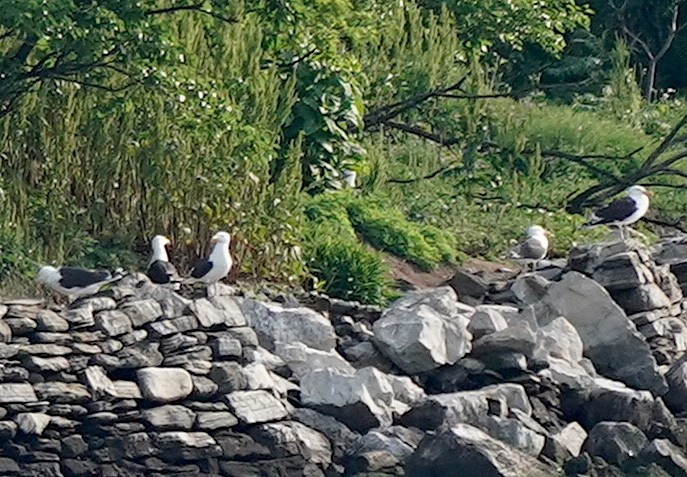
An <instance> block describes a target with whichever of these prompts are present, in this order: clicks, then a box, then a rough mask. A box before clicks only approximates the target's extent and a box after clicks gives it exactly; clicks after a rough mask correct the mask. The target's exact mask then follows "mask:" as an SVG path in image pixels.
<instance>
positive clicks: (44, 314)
mask: <svg viewBox="0 0 687 477" xmlns="http://www.w3.org/2000/svg"><path fill="white" fill-rule="evenodd" d="M36 324H37V325H38V326H37V328H36V329H37V330H38V331H57V332H60V331H67V330H69V323H68V322H67V320H65V319H64V318H62V317H61V316H60V315H58V314H57V313H55V312H54V311H51V310H40V311H39V312H38V313H36Z"/></svg>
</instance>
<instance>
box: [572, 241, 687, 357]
mask: <svg viewBox="0 0 687 477" xmlns="http://www.w3.org/2000/svg"><path fill="white" fill-rule="evenodd" d="M568 263H569V267H570V268H571V269H572V270H576V271H579V272H581V273H584V274H585V275H587V276H589V277H591V278H593V279H594V280H595V281H596V282H598V283H599V284H601V285H602V286H603V287H604V288H606V290H608V292H609V293H610V294H611V296H612V297H613V299H614V300H615V301H616V302H617V303H618V304H619V305H620V306H621V307H622V308H623V310H625V313H627V315H628V316H629V318H630V319H631V320H632V321H633V322H634V323H635V325H636V326H637V329H638V330H639V331H640V332H641V333H642V334H643V335H644V337H645V338H646V339H647V341H648V343H649V345H650V346H651V349H652V351H653V353H654V356H655V357H656V360H657V361H658V363H659V364H660V365H670V364H672V363H673V362H674V361H675V360H676V359H677V357H678V356H679V355H681V354H682V353H684V352H685V351H686V350H687V319H686V318H685V307H684V305H683V302H684V297H683V293H682V288H681V287H680V284H679V282H678V279H677V277H676V276H675V275H674V274H673V273H672V271H671V267H670V266H669V265H668V264H663V265H659V264H658V263H657V262H656V261H655V260H654V259H653V258H652V255H651V253H650V251H649V250H648V249H647V248H646V247H644V246H642V245H641V244H638V243H636V242H611V243H604V244H596V245H590V246H585V247H580V248H576V249H574V250H573V251H572V252H571V255H570V259H569V262H568Z"/></svg>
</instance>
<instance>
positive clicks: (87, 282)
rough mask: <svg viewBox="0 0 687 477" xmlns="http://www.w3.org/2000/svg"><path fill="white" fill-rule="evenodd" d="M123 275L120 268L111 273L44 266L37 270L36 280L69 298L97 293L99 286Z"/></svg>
mask: <svg viewBox="0 0 687 477" xmlns="http://www.w3.org/2000/svg"><path fill="white" fill-rule="evenodd" d="M122 277H124V273H123V272H122V270H121V269H117V270H116V271H115V274H114V275H112V274H111V273H110V272H108V271H107V270H87V269H85V268H78V267H66V266H62V267H57V268H56V267H51V266H45V267H42V268H41V269H40V270H39V271H38V277H37V280H38V282H39V283H41V284H43V285H45V286H47V287H48V288H50V289H52V290H54V291H56V292H57V293H60V294H62V295H66V296H67V297H69V298H70V299H76V298H81V297H84V296H88V295H93V294H95V293H97V292H98V291H99V290H100V288H101V287H103V286H104V285H107V284H109V283H113V282H116V281H119V280H121V279H122Z"/></svg>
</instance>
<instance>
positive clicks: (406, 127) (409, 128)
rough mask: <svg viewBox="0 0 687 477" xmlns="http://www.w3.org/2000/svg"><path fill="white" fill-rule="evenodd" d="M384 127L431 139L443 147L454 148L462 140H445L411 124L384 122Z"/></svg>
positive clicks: (451, 138)
mask: <svg viewBox="0 0 687 477" xmlns="http://www.w3.org/2000/svg"><path fill="white" fill-rule="evenodd" d="M384 125H385V126H389V127H391V128H394V129H398V130H399V131H403V132H406V133H408V134H412V135H414V136H418V137H421V138H423V139H429V140H430V141H432V142H435V143H437V144H441V145H442V146H453V145H455V144H458V143H459V142H460V140H459V139H457V138H455V137H449V138H445V137H443V136H440V135H438V134H434V133H431V132H428V131H425V130H424V129H422V128H419V127H417V126H413V125H410V124H405V123H398V122H396V121H384Z"/></svg>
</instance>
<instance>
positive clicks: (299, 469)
mask: <svg viewBox="0 0 687 477" xmlns="http://www.w3.org/2000/svg"><path fill="white" fill-rule="evenodd" d="M660 250H661V249H660V248H659V249H658V250H657V251H656V252H655V253H654V254H653V255H652V254H651V253H650V252H649V251H648V250H645V249H643V248H641V247H638V246H636V245H635V244H630V245H623V244H618V243H613V244H599V245H595V246H591V247H583V248H580V249H577V250H575V251H573V252H572V253H571V258H570V260H569V262H568V263H566V264H563V266H562V267H560V268H549V269H547V270H543V271H541V273H537V274H527V275H522V276H520V277H518V278H517V279H515V280H513V281H508V282H501V283H490V282H489V280H487V279H485V278H484V277H472V276H469V274H466V273H462V274H461V276H460V280H454V281H453V282H452V283H453V284H454V286H455V289H454V288H451V287H448V286H446V287H441V288H437V289H431V290H419V291H414V292H411V293H408V294H407V295H405V296H404V297H402V298H401V299H399V300H397V301H396V302H395V303H393V304H392V305H391V306H390V307H389V308H388V309H386V310H383V311H382V310H379V309H377V308H375V307H369V306H361V305H359V304H355V303H346V302H342V301H338V300H331V299H328V298H326V297H322V296H318V295H315V294H312V295H307V296H299V297H293V296H273V297H272V299H271V300H270V299H267V297H265V296H262V297H260V299H258V298H256V297H254V296H253V297H250V296H245V294H239V293H237V292H236V291H235V290H233V289H232V288H230V287H225V286H219V287H217V288H213V289H211V290H210V291H211V293H210V294H209V296H208V295H207V294H206V293H205V292H204V291H203V293H201V294H200V296H195V297H189V298H185V297H184V296H182V295H184V294H186V292H188V293H191V291H189V290H186V292H185V293H182V294H179V293H177V292H175V291H173V290H171V289H169V288H164V287H161V286H157V285H153V284H151V283H150V282H148V281H147V279H146V278H145V277H144V276H141V275H131V276H127V277H126V278H125V279H124V280H122V281H121V282H119V283H117V284H116V286H114V287H112V288H111V289H109V290H106V291H103V292H102V293H100V294H99V295H97V296H94V297H90V298H86V299H83V300H80V301H78V302H76V303H74V304H73V305H72V306H70V307H67V308H64V309H59V308H55V309H48V308H45V307H43V306H40V305H38V304H35V303H32V302H30V301H23V302H14V303H5V304H4V305H2V306H0V316H1V317H2V318H1V319H0V475H1V476H14V475H16V476H19V475H21V476H41V477H43V476H67V477H71V476H108V477H109V476H112V477H114V476H190V477H193V476H203V477H210V476H217V477H218V476H241V477H244V476H291V475H293V476H303V475H305V476H324V475H326V476H339V475H346V476H354V475H357V476H365V475H366V476H370V477H371V476H372V475H374V476H383V475H389V476H391V475H409V476H426V475H432V476H433V477H439V476H455V475H457V474H456V469H460V472H461V473H460V475H461V476H475V477H477V476H485V475H489V476H503V477H532V476H537V475H541V476H548V475H556V474H557V473H558V474H560V472H561V470H564V471H565V472H566V473H567V474H568V475H656V476H659V475H671V476H672V475H684V476H687V457H685V454H684V451H685V449H686V445H687V424H686V422H687V421H685V419H683V418H682V417H681V416H683V415H685V414H687V357H685V349H687V347H686V346H685V343H687V339H685V335H686V334H685V332H684V330H685V324H686V323H687V321H686V320H685V316H684V313H683V303H684V299H683V296H682V289H684V288H685V287H684V285H682V284H681V282H680V280H679V277H676V276H675V274H673V273H672V271H671V270H672V269H671V267H674V264H675V263H679V261H676V259H675V258H674V257H673V258H671V260H672V262H671V263H667V262H664V261H662V259H661V258H660V257H661V253H662V252H661V251H660ZM671 250H672V249H671ZM671 253H673V254H675V252H674V250H672V251H671ZM663 256H664V257H665V253H664V254H663ZM654 257H656V258H658V259H659V261H660V264H659V263H657V262H655V261H654ZM685 262H687V255H686V256H685ZM460 283H467V284H474V283H477V284H479V285H480V286H479V287H477V286H472V285H470V288H469V290H468V289H467V288H461V286H458V285H456V284H460ZM196 295H198V294H197V293H196ZM239 295H241V296H239ZM467 295H469V299H466V300H465V301H469V302H470V305H467V304H465V303H463V302H461V301H459V300H458V299H457V297H458V296H461V297H463V296H467ZM609 472H610V473H609Z"/></svg>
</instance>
